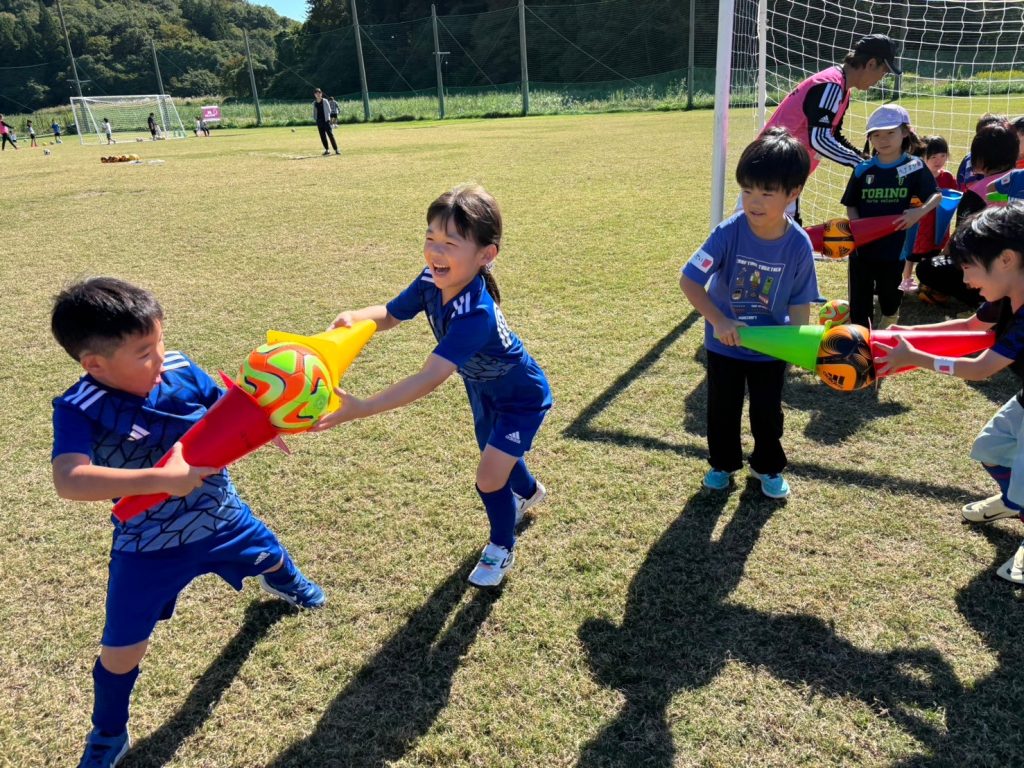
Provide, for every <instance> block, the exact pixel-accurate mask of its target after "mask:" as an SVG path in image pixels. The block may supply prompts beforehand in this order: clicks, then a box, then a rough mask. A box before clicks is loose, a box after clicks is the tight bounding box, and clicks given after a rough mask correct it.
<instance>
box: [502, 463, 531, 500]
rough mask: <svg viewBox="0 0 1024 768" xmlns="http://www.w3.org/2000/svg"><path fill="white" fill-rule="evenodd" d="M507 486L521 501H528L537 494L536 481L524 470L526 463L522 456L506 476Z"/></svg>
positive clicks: (528, 471)
mask: <svg viewBox="0 0 1024 768" xmlns="http://www.w3.org/2000/svg"><path fill="white" fill-rule="evenodd" d="M508 484H509V487H510V488H512V492H513V493H515V494H516V495H517V496H519V497H520V498H522V499H528V498H530V497H531V496H533V494H535V493H536V492H537V479H536V478H535V477H534V476H533V475H531V474H530V470H528V469H527V468H526V461H525V460H524V459H523V457H522V456H520V457H519V461H517V462H516V464H515V466H514V467H512V472H511V473H509V476H508Z"/></svg>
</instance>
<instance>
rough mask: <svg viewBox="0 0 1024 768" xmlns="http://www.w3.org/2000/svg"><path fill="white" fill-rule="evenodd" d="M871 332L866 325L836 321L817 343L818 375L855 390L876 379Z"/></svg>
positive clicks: (845, 389) (831, 383) (829, 382)
mask: <svg viewBox="0 0 1024 768" xmlns="http://www.w3.org/2000/svg"><path fill="white" fill-rule="evenodd" d="M870 338H871V336H870V332H869V331H868V329H867V328H865V327H864V326H863V325H837V326H834V327H832V328H829V329H828V330H827V331H825V334H824V335H823V336H822V337H821V345H820V346H819V347H818V360H817V365H816V371H817V374H818V377H819V378H820V379H821V380H822V381H823V382H825V383H826V384H827V385H828V386H830V387H832V389H838V390H840V391H842V392H852V391H853V390H855V389H864V387H867V386H870V385H871V384H872V383H873V382H874V380H875V363H874V360H873V359H872V355H871V344H870V343H869V342H870Z"/></svg>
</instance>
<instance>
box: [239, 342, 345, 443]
mask: <svg viewBox="0 0 1024 768" xmlns="http://www.w3.org/2000/svg"><path fill="white" fill-rule="evenodd" d="M238 386H239V387H241V388H242V389H243V390H245V391H246V392H248V393H249V394H250V395H252V396H253V398H254V399H255V400H256V402H257V403H259V405H260V406H261V407H262V408H263V410H264V411H265V412H266V413H267V416H268V417H269V418H270V423H271V424H273V425H274V426H275V427H277V428H278V429H280V430H282V431H286V432H301V431H303V430H306V429H309V428H310V427H312V426H313V424H315V423H316V421H317V419H319V418H320V417H321V416H323V415H324V413H325V412H326V411H327V405H328V403H329V402H330V399H331V378H330V374H329V373H328V371H327V365H326V364H325V363H324V361H323V360H321V359H320V357H319V356H318V355H317V354H316V353H315V352H314V351H313V350H311V349H310V348H309V347H307V346H304V345H302V344H264V345H263V346H262V347H259V348H257V349H254V350H253V351H252V352H250V353H249V357H248V358H247V359H246V361H245V362H244V363H243V364H242V369H241V371H240V372H239V374H238Z"/></svg>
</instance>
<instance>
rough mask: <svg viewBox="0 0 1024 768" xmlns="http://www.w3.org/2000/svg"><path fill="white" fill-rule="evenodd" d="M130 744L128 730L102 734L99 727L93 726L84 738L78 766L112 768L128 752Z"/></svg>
mask: <svg viewBox="0 0 1024 768" xmlns="http://www.w3.org/2000/svg"><path fill="white" fill-rule="evenodd" d="M131 745H132V739H131V737H130V736H129V735H128V731H125V732H124V733H122V734H121V735H120V736H104V735H103V734H101V733H100V729H99V728H93V729H92V730H91V731H89V736H88V738H86V740H85V752H83V753H82V759H81V760H80V761H79V762H78V768H114V766H115V765H117V764H118V763H119V762H121V758H122V757H124V756H125V755H126V754H127V753H128V749H129V747H131Z"/></svg>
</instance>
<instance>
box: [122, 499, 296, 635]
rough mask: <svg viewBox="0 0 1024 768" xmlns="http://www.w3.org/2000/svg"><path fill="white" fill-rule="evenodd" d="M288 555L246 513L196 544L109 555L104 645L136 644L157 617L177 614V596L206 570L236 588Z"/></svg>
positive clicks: (148, 633) (258, 522)
mask: <svg viewBox="0 0 1024 768" xmlns="http://www.w3.org/2000/svg"><path fill="white" fill-rule="evenodd" d="M283 555H284V548H283V547H282V546H281V544H280V542H279V541H278V540H277V536H275V535H274V532H273V531H271V530H270V529H269V528H267V526H266V524H265V523H264V522H263V521H262V520H260V519H258V518H256V517H254V516H253V515H252V513H250V512H249V510H248V507H246V514H244V515H243V516H242V517H240V518H239V519H238V520H237V521H235V522H233V523H231V524H230V525H227V526H225V527H224V528H222V529H221V530H219V531H217V532H216V533H214V534H212V535H211V536H208V537H206V538H205V539H201V540H200V541H197V542H195V543H193V544H186V545H184V546H181V547H172V548H169V549H162V550H159V551H157V552H118V551H116V550H115V551H113V552H111V554H110V578H109V580H108V582H107V621H106V625H105V626H104V627H103V640H102V643H103V645H106V646H110V647H114V648H117V647H121V646H126V645H135V644H136V643H140V642H142V641H143V640H146V639H148V638H149V636H150V635H151V634H152V632H153V628H154V627H155V626H156V623H157V622H158V621H166V620H167V619H169V618H171V616H173V615H174V604H175V603H176V602H177V599H178V595H179V594H180V593H181V591H182V590H183V589H184V588H185V587H186V586H188V584H189V583H190V582H191V581H192V580H193V579H195V578H196V577H198V576H202V575H203V574H205V573H215V574H217V575H218V576H220V577H221V578H222V579H224V581H226V582H227V583H228V584H230V585H231V586H232V587H234V588H235V589H238V590H240V589H241V588H242V580H243V579H245V578H246V577H249V576H258V575H259V574H261V573H263V572H264V571H267V570H269V569H270V568H273V567H274V566H275V565H277V564H278V562H280V560H281V557H282V556H283Z"/></svg>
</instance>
